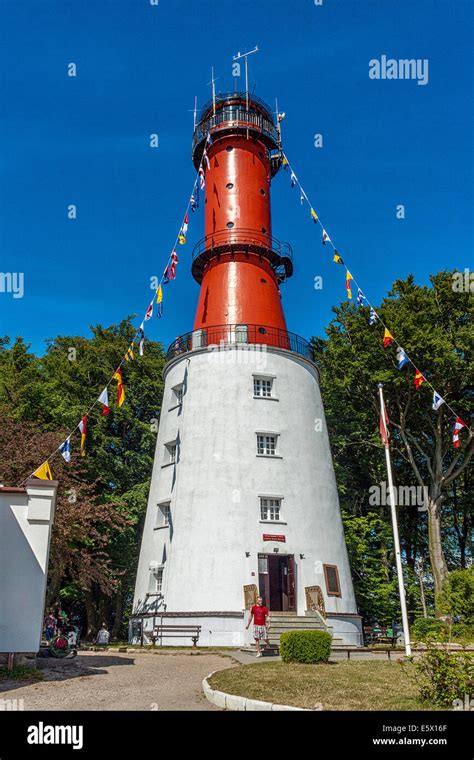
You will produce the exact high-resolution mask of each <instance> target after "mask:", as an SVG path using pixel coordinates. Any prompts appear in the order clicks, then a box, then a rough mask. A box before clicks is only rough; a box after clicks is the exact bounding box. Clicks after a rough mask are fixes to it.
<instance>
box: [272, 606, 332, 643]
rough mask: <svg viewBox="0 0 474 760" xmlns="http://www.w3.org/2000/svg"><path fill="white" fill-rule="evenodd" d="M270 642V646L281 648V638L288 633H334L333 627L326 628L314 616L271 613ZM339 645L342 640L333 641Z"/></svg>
mask: <svg viewBox="0 0 474 760" xmlns="http://www.w3.org/2000/svg"><path fill="white" fill-rule="evenodd" d="M269 617H270V628H269V631H268V640H269V642H270V644H272V645H274V646H279V644H280V636H281V634H282V633H285V632H286V631H328V632H329V633H331V632H332V628H331V626H325V625H324V623H323V622H322V621H321V619H320V618H318V617H313V616H312V615H295V614H294V613H292V612H271V613H270V616H269ZM333 641H334V642H337V643H338V644H339V645H341V644H342V639H333Z"/></svg>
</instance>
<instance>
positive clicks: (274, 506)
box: [260, 497, 281, 522]
mask: <svg viewBox="0 0 474 760" xmlns="http://www.w3.org/2000/svg"><path fill="white" fill-rule="evenodd" d="M280 512H281V499H269V498H267V497H261V498H260V519H261V520H268V521H271V522H280V520H281V517H280Z"/></svg>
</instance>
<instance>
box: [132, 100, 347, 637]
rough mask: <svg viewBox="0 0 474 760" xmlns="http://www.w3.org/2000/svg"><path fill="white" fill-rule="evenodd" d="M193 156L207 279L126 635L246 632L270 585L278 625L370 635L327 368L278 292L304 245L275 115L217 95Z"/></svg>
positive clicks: (183, 341)
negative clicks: (290, 218)
mask: <svg viewBox="0 0 474 760" xmlns="http://www.w3.org/2000/svg"><path fill="white" fill-rule="evenodd" d="M192 156H193V162H194V165H195V167H196V169H197V170H198V169H199V168H200V167H201V170H202V173H203V180H204V182H205V186H204V232H205V234H204V237H203V239H202V240H200V241H199V242H198V243H197V244H196V246H195V248H194V251H193V256H192V267H191V271H192V276H193V278H194V279H195V281H196V283H197V284H198V285H199V287H200V290H199V297H198V300H197V308H196V314H195V319H194V325H193V328H192V329H190V331H189V332H188V333H186V334H185V335H182V336H179V337H178V338H177V339H176V340H175V341H174V342H173V344H172V345H171V346H170V348H169V349H168V355H167V363H166V366H165V369H164V380H165V388H164V396H163V403H162V411H161V416H160V423H159V430H158V437H157V443H156V453H155V460H154V467H153V473H152V480H151V487H150V494H149V500H148V506H147V513H146V519H145V524H144V530H143V538H142V545H141V551H140V559H139V566H138V573H137V580H136V588H135V597H134V606H133V615H132V618H131V621H130V633H129V638H130V641H132V642H134V643H139V642H142V643H147V642H150V641H152V640H155V639H157V638H158V639H159V640H162V641H163V643H165V644H166V643H168V644H178V645H181V644H182V645H189V644H190V643H191V637H192V636H193V635H195V636H196V635H198V636H199V639H198V643H199V645H203V646H219V645H222V646H234V645H235V646H242V645H246V644H248V643H251V640H252V637H251V629H250V630H249V631H247V630H246V623H247V621H248V610H249V609H250V607H251V606H252V604H253V603H254V601H255V599H256V596H257V595H261V596H262V597H263V598H264V603H265V604H266V606H267V607H268V608H269V610H270V621H271V628H270V640H272V639H273V640H275V642H276V641H278V638H279V634H280V633H281V632H282V631H284V630H288V629H298V628H304V629H310V628H315V629H323V630H328V631H329V632H330V633H331V634H332V635H333V639H334V641H335V642H339V643H344V644H355V645H358V644H360V643H362V642H361V618H360V616H359V615H358V614H357V608H356V602H355V598H354V591H353V586H352V579H351V572H350V567H349V561H348V556H347V550H346V544H345V538H344V530H343V525H342V520H341V515H340V508H339V501H338V494H337V487H336V480H335V475H334V468H333V463H332V457H331V451H330V445H329V439H328V434H327V430H326V424H325V418H324V409H323V404H322V400H321V394H320V389H319V370H318V367H317V365H316V363H315V361H314V357H313V353H312V350H311V346H310V344H309V343H308V342H307V341H306V340H305V339H304V338H302V337H299V336H298V335H297V334H295V333H293V332H290V331H289V330H288V328H287V324H286V320H285V315H284V311H283V306H282V297H281V296H282V294H281V290H282V287H283V285H284V283H286V282H287V281H288V280H289V279H290V278H291V275H292V273H293V255H292V250H291V246H290V245H289V244H288V243H284V242H281V241H279V240H277V239H276V238H275V237H274V236H273V234H272V219H271V203H270V191H271V182H272V179H273V177H274V176H275V175H276V174H277V172H278V171H279V170H280V169H281V167H282V163H283V153H282V149H281V139H280V130H279V122H278V116H277V117H276V118H274V116H273V114H272V112H271V110H270V108H269V107H268V106H267V105H266V104H265V103H264V102H263V101H262V100H260V99H259V98H257V97H255V96H254V95H252V96H249V94H248V92H245V93H232V94H228V95H220V96H219V97H218V98H214V99H213V100H212V101H211V102H209V103H208V104H207V105H205V106H204V108H203V109H202V111H201V113H200V115H199V119H198V123H197V125H196V127H195V131H194V135H193V142H192ZM162 634H163V639H161V635H162ZM167 635H169V636H173V638H169V639H168V638H165V637H166V636H167Z"/></svg>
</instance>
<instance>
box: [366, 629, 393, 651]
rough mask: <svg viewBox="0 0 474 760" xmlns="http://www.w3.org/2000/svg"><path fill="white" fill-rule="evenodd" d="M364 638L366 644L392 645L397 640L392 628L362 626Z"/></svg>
mask: <svg viewBox="0 0 474 760" xmlns="http://www.w3.org/2000/svg"><path fill="white" fill-rule="evenodd" d="M364 638H365V641H366V644H390V645H391V646H392V647H393V646H395V644H396V642H397V637H396V635H394V632H393V629H392V628H374V627H372V626H364Z"/></svg>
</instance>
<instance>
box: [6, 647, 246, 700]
mask: <svg viewBox="0 0 474 760" xmlns="http://www.w3.org/2000/svg"><path fill="white" fill-rule="evenodd" d="M235 665H236V663H235V662H234V661H233V660H232V659H231V658H230V657H221V656H219V655H216V654H174V653H173V654H131V653H128V654H125V653H124V654H120V653H117V654H115V653H110V651H109V652H104V653H102V652H101V653H97V652H81V653H80V654H78V656H77V657H76V658H75V659H73V660H62V661H61V660H52V659H48V660H43V661H42V663H41V667H42V669H43V673H44V680H43V681H39V682H38V681H37V682H35V683H29V684H25V682H21V681H6V682H5V681H4V682H2V683H1V684H0V698H3V699H23V701H24V709H25V710H58V709H62V710H218V708H216V707H214V706H213V705H212V704H211V703H210V702H208V701H207V699H206V698H205V696H204V694H203V692H202V689H201V681H202V679H203V678H204V677H205V676H207V675H208V674H209V673H210V672H211V671H213V670H224V669H226V668H230V667H233V666H235Z"/></svg>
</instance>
